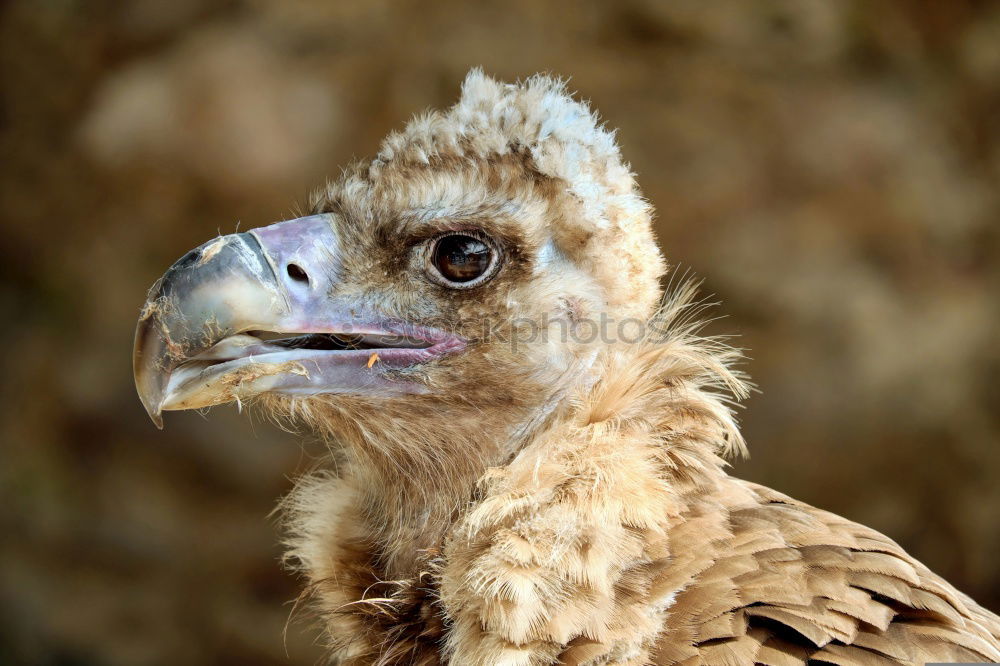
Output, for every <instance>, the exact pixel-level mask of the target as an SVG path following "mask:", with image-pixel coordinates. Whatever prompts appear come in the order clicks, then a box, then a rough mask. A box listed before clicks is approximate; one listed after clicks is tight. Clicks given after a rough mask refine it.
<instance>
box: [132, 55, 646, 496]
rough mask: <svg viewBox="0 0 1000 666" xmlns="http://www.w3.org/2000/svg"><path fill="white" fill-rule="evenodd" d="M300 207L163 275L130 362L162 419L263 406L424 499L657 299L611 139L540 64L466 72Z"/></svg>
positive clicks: (529, 416) (519, 424)
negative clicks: (437, 107) (439, 101)
mask: <svg viewBox="0 0 1000 666" xmlns="http://www.w3.org/2000/svg"><path fill="white" fill-rule="evenodd" d="M311 208H312V214H311V215H309V216H307V217H302V218H299V219H295V220H289V221H284V222H279V223H277V224H273V225H271V226H266V227H261V228H258V229H253V230H250V231H246V232H242V233H237V234H231V235H228V236H221V237H217V238H214V239H212V240H210V241H209V242H207V243H205V244H204V245H202V246H200V247H198V248H196V249H194V250H192V251H190V252H188V253H187V254H186V255H184V256H183V257H182V258H181V259H180V260H178V261H177V262H176V263H175V264H174V265H173V266H171V267H170V269H169V270H168V271H167V272H166V274H165V275H164V276H163V277H162V278H161V279H160V280H159V281H158V282H157V283H156V284H155V285H154V287H153V288H152V290H151V291H150V294H149V298H148V300H147V302H146V304H145V306H144V308H143V311H142V314H141V318H140V321H139V324H138V328H137V332H136V341H135V350H134V370H135V379H136V385H137V387H138V391H139V395H140V397H141V399H142V402H143V404H144V405H145V407H146V409H147V411H148V412H149V415H150V416H151V417H152V419H153V421H154V422H155V423H156V424H157V425H158V426H161V427H162V416H161V414H162V412H163V411H167V410H179V409H196V408H201V407H207V406H210V405H217V404H222V403H227V402H233V401H235V402H239V403H241V404H243V403H247V402H250V401H254V402H255V403H256V404H258V405H259V406H260V407H261V408H263V409H264V410H265V411H266V412H268V413H269V414H272V415H275V416H277V417H279V418H285V419H292V420H296V421H298V422H300V423H304V424H305V425H306V426H307V427H308V428H311V429H314V430H316V431H319V432H321V433H324V434H329V435H332V436H333V438H335V439H336V440H337V441H338V442H340V443H341V445H342V450H343V451H344V452H345V455H346V456H347V457H348V458H350V459H352V460H354V461H356V462H358V463H359V464H360V465H361V466H363V467H364V468H366V469H369V470H371V471H372V472H373V478H380V479H385V478H395V477H399V476H402V477H405V478H407V479H409V480H411V481H412V480H413V479H414V478H420V479H422V480H424V482H422V483H419V484H416V485H418V486H420V487H421V488H422V489H425V490H430V491H431V492H432V493H436V490H435V488H434V485H435V483H440V484H446V483H447V482H448V481H454V480H457V479H459V478H462V477H464V476H466V474H474V473H478V472H481V471H482V469H483V466H484V465H488V464H491V463H492V462H495V461H497V460H500V459H503V458H505V457H509V455H510V454H511V453H512V451H513V450H514V449H516V448H517V446H518V443H519V441H521V440H523V439H524V438H525V437H530V435H531V433H533V432H535V431H536V430H537V429H538V428H540V427H542V426H543V424H544V423H545V422H546V420H547V419H548V418H550V417H551V415H552V414H553V413H554V412H555V411H557V410H558V409H559V408H560V407H561V405H562V403H563V402H564V400H563V398H565V397H566V396H568V395H570V394H571V392H572V391H573V390H574V388H576V387H579V386H585V385H589V384H592V383H593V382H594V381H595V380H596V379H597V376H596V373H597V372H598V370H597V368H598V367H599V364H598V363H596V360H597V358H598V356H599V355H600V353H601V351H602V350H604V349H607V348H609V347H611V346H614V345H615V344H616V341H619V338H624V339H626V340H631V341H634V340H635V338H636V337H637V336H639V335H641V331H642V328H643V325H644V324H645V321H646V320H647V318H648V317H649V316H650V314H651V313H652V312H653V311H654V309H655V307H656V304H657V302H658V299H659V296H660V287H659V279H660V277H661V275H662V274H663V273H664V270H665V264H664V261H663V259H662V258H661V256H660V253H659V251H658V249H657V246H656V243H655V240H654V238H653V234H652V232H651V228H650V207H649V206H648V204H647V203H646V202H645V201H644V199H643V198H642V196H641V195H640V193H639V191H638V189H637V187H636V184H635V182H634V179H633V176H632V174H631V173H630V171H629V169H628V167H627V165H626V164H624V163H623V161H622V159H621V156H620V154H619V150H618V147H617V145H616V144H615V140H614V137H613V134H612V133H611V132H610V131H608V130H606V129H604V128H603V127H602V126H601V125H600V124H599V122H598V119H597V118H596V116H595V115H594V114H593V113H592V112H591V111H590V110H589V109H588V108H587V107H586V106H585V105H583V104H581V103H580V102H578V101H576V100H574V99H572V98H571V97H570V96H569V95H568V94H567V93H566V91H565V89H564V85H563V84H562V83H561V82H559V81H556V80H553V79H551V78H548V77H535V78H532V79H529V80H528V81H526V82H524V83H522V84H520V85H510V84H503V83H499V82H497V81H494V80H492V79H491V78H489V77H487V76H485V75H483V74H482V73H481V72H480V71H473V72H471V73H470V74H469V75H468V77H467V78H466V80H465V82H464V84H463V86H462V94H461V99H460V100H459V101H458V103H457V104H455V105H454V106H453V107H452V108H451V109H449V110H448V111H446V112H443V113H442V112H432V113H428V114H426V115H422V116H419V117H417V118H415V119H413V120H412V121H411V122H410V123H409V124H408V125H407V127H406V128H405V129H404V130H403V131H401V132H397V133H394V134H392V135H390V136H389V137H388V138H387V139H386V140H385V141H384V143H383V144H382V147H381V150H380V151H379V153H378V155H377V157H376V158H375V159H374V160H372V161H371V162H370V163H363V164H361V163H359V164H355V165H353V166H351V167H349V168H348V169H347V170H346V171H345V173H344V174H343V176H342V177H341V178H340V179H339V180H338V181H336V182H333V183H330V184H328V185H327V186H326V187H325V188H323V189H322V190H321V191H319V192H318V193H316V194H315V195H314V197H313V201H312V207H311ZM392 470H395V473H394V474H390V472H391V471H392ZM399 472H403V474H399ZM428 479H430V481H427V480H428ZM428 484H429V485H428Z"/></svg>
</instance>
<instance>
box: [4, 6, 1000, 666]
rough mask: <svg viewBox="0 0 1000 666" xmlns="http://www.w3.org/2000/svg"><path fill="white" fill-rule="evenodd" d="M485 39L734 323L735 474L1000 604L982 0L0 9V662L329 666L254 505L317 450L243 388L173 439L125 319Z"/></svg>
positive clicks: (177, 425)
mask: <svg viewBox="0 0 1000 666" xmlns="http://www.w3.org/2000/svg"><path fill="white" fill-rule="evenodd" d="M474 65H482V66H484V67H485V68H486V70H487V71H488V72H490V73H493V74H496V75H498V76H501V77H504V78H507V79H514V78H517V77H524V76H527V75H530V74H531V73H533V72H536V71H549V72H554V73H558V74H561V75H565V76H570V77H572V78H571V84H570V85H571V87H572V88H574V89H576V90H577V91H579V93H580V95H581V96H583V97H585V98H589V99H591V100H593V102H594V104H595V105H596V106H597V107H598V108H599V109H600V110H601V112H602V114H603V116H604V118H605V119H606V120H607V121H608V123H610V124H611V125H612V126H614V127H618V128H620V130H621V133H620V138H621V142H622V145H623V147H624V151H625V154H626V156H627V158H628V159H630V160H631V161H632V165H633V168H634V169H635V171H636V172H637V173H638V174H639V177H640V182H641V183H642V184H643V186H644V188H645V192H646V194H647V195H648V196H649V198H650V199H651V200H652V201H653V203H654V204H655V205H656V207H657V209H658V211H659V213H658V214H659V218H658V222H657V225H658V232H659V237H660V239H661V241H662V244H663V247H664V249H665V251H666V253H667V256H668V257H669V258H670V259H671V261H672V262H673V263H675V264H680V265H681V266H683V267H687V268H690V269H691V270H693V271H695V272H697V273H698V274H700V275H702V276H704V277H705V279H706V289H707V290H708V291H709V292H711V293H714V294H715V295H716V297H717V298H718V299H719V300H721V301H722V303H723V305H722V307H721V310H720V312H721V313H723V314H725V315H728V316H727V318H726V319H724V320H722V321H720V322H716V323H715V324H714V325H713V330H714V331H716V332H731V333H735V334H738V335H739V336H740V337H738V338H737V340H736V342H737V343H738V344H739V345H743V346H746V347H747V348H748V349H750V350H751V351H750V355H751V357H752V359H751V360H750V361H749V362H748V364H747V369H748V371H749V372H750V373H751V374H752V375H753V377H754V378H755V379H756V381H757V383H758V384H759V386H760V388H761V392H760V393H759V394H757V395H755V396H754V397H753V398H752V399H751V400H750V401H749V402H748V404H747V409H746V411H745V413H744V417H743V420H744V422H745V427H746V432H747V435H748V439H749V442H750V445H751V450H752V453H753V457H752V459H751V460H750V461H749V462H740V463H737V464H736V465H735V470H736V473H737V474H739V475H742V476H744V477H747V478H751V479H753V480H756V481H760V482H763V483H767V484H770V485H773V486H774V487H776V488H778V489H779V490H782V491H785V492H788V493H790V494H792V495H795V496H797V497H799V498H801V499H803V500H807V501H809V502H811V503H814V504H817V505H819V506H822V507H825V508H827V509H831V510H833V511H836V512H839V513H842V514H844V515H846V516H848V517H850V518H853V519H856V520H859V521H862V522H865V523H868V524H870V525H872V526H873V527H875V528H878V529H880V530H882V531H884V532H886V533H888V534H889V535H891V536H893V537H894V538H896V539H897V540H898V541H899V542H901V543H902V544H903V545H904V546H905V547H906V548H908V549H909V550H910V551H911V552H913V553H914V554H915V555H916V556H917V557H919V558H920V559H922V560H924V561H925V562H926V563H927V564H928V565H930V566H931V567H932V568H934V569H936V570H937V571H939V572H940V573H942V574H943V575H945V576H946V577H948V578H949V579H951V581H952V582H954V583H955V584H956V585H957V586H958V587H959V588H961V589H963V590H964V591H966V592H968V593H970V594H972V595H973V596H974V597H976V598H977V599H979V600H980V601H981V602H983V603H984V604H985V605H987V606H988V607H991V608H992V609H994V610H998V609H1000V563H998V559H1000V482H998V476H1000V388H998V387H1000V348H998V344H997V342H998V333H1000V242H998V241H1000V187H998V184H1000V3H998V2H986V1H983V2H974V1H971V0H948V1H947V2H934V1H932V0H913V1H905V0H895V1H889V0H856V1H854V2H848V1H846V0H845V1H843V2H829V1H827V0H782V1H769V2H749V1H747V0H724V1H723V0H717V1H715V2H711V3H706V2H701V1H700V0H680V1H670V2H666V1H657V0H619V1H616V2H603V3H599V2H572V3H542V2H537V1H536V0H520V1H518V2H507V3H497V2H467V1H465V0H434V1H433V2H432V1H430V0H424V1H422V2H420V1H401V2H389V1H388V0H375V1H361V0H357V1H351V2H333V1H323V0H315V1H307V0H282V1H280V2H266V1H265V0H220V1H218V2H211V1H208V0H170V1H169V2H163V1H162V0H138V1H134V2H127V3H118V2H111V1H110V0H87V1H84V0H7V1H6V2H3V3H0V80H2V86H3V88H2V98H0V155H2V158H0V172H2V176H0V201H2V204H0V219H2V220H3V228H2V234H0V239H2V240H0V318H2V322H3V325H2V326H0V349H2V352H0V395H2V401H0V447H2V449H0V534H2V537H0V663H4V664H13V663H19V664H53V665H55V664H59V665H70V664H72V665H81V666H82V665H87V666H89V665H103V664H109V665H113V664H130V665H132V664H137V665H143V664H167V663H172V664H180V663H183V664H250V665H253V664H290V663H295V664H312V663H315V662H316V660H317V659H318V656H319V653H318V651H317V650H316V649H315V647H313V645H312V641H313V636H314V634H313V633H311V630H310V628H309V624H308V621H297V620H294V619H293V621H292V623H291V624H290V625H289V627H288V631H287V634H284V631H285V627H286V621H287V620H288V619H289V616H290V615H292V610H293V609H292V605H291V603H290V602H291V600H293V599H294V598H295V596H296V593H297V589H298V587H297V582H296V581H295V580H293V579H292V578H291V577H290V576H289V575H287V574H285V573H283V572H282V571H281V569H280V566H279V563H278V558H279V555H280V549H279V547H278V546H277V545H276V544H277V542H278V539H279V536H280V534H279V532H280V531H279V529H278V527H277V525H276V524H275V520H274V518H272V517H271V516H270V515H269V512H270V511H271V509H272V507H273V506H274V504H275V500H276V498H277V497H278V496H279V495H281V494H282V493H283V492H284V491H286V490H287V489H288V488H289V486H290V483H291V482H290V480H289V479H290V477H291V476H293V475H294V474H295V473H296V471H297V470H302V469H304V468H305V467H307V466H308V465H309V464H310V463H311V461H312V460H313V458H314V457H315V456H316V455H317V453H318V452H317V451H316V450H314V449H315V447H313V446H310V445H308V444H306V445H303V444H302V443H300V442H299V441H298V440H297V439H296V438H294V437H292V436H291V435H288V434H285V433H282V432H280V431H278V430H277V429H275V428H274V427H272V426H271V425H270V424H266V423H256V422H254V421H253V420H251V419H248V418H246V417H245V416H244V417H240V416H239V415H237V414H236V411H235V409H231V408H228V407H227V408H219V409H216V410H214V411H213V413H212V415H211V418H210V419H206V418H204V417H203V416H202V415H199V414H196V413H176V414H170V415H168V417H167V429H166V430H165V431H164V432H162V433H160V432H157V431H156V430H155V429H154V428H153V426H152V425H151V424H150V422H149V420H148V419H147V417H146V415H145V414H144V413H143V410H142V408H141V406H140V404H139V401H138V399H137V398H136V396H135V392H134V389H133V385H132V376H131V368H130V352H131V344H132V332H133V326H134V323H135V318H136V315H137V313H138V308H139V306H140V304H141V303H142V301H143V298H144V295H145V290H146V288H147V287H148V286H149V285H150V284H151V283H152V282H153V280H154V279H156V278H157V277H158V276H159V275H160V274H161V272H162V271H163V270H164V269H165V268H166V267H167V266H168V265H169V264H170V263H171V262H172V261H173V260H174V259H175V258H177V257H178V256H180V255H181V254H182V253H183V252H185V251H186V250H187V249H189V248H191V247H194V246H195V245H198V244H199V243H201V242H202V241H204V240H205V239H207V238H209V237H211V236H212V235H214V234H216V233H217V232H219V231H221V232H223V233H227V232H231V231H233V230H235V229H236V228H237V226H239V227H240V228H242V229H246V228H250V227H255V226H260V225H263V224H267V223H270V222H272V221H275V220H279V219H283V218H287V217H291V216H293V215H295V213H296V212H298V211H299V210H300V208H299V206H300V205H301V204H302V203H303V202H304V201H305V198H306V196H307V194H308V192H309V190H310V189H311V188H312V187H314V186H316V185H318V184H320V183H321V182H322V181H323V179H324V178H325V177H327V176H329V175H334V176H335V175H336V174H337V173H338V166H339V165H341V164H344V163H345V162H347V161H348V160H349V159H350V158H352V157H354V156H364V155H371V154H372V153H373V152H374V151H375V149H376V146H377V142H378V140H379V139H380V138H381V137H382V136H383V135H384V134H385V133H386V131H388V130H389V129H391V128H397V127H400V126H401V125H402V124H403V123H404V122H405V120H406V119H407V118H408V117H410V116H411V115H412V114H414V113H416V112H418V111H421V110H422V109H424V108H426V107H430V106H441V105H446V104H449V103H450V102H451V101H453V100H454V99H455V98H456V96H457V93H458V84H459V82H460V81H461V79H462V77H463V75H464V73H465V72H466V71H467V69H468V68H469V67H471V66H474ZM283 636H285V637H284V638H283Z"/></svg>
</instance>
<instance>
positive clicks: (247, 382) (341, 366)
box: [132, 215, 465, 428]
mask: <svg viewBox="0 0 1000 666" xmlns="http://www.w3.org/2000/svg"><path fill="white" fill-rule="evenodd" d="M339 261H340V252H339V242H338V239H337V235H336V233H335V232H334V228H333V226H332V225H331V223H330V219H329V217H328V216H326V215H312V216H309V217H303V218H299V219H297V220H290V221H287V222H279V223H277V224H273V225H271V226H268V227H262V228H259V229H254V230H252V231H248V232H244V233H239V234H231V235H228V236H221V237H219V238H215V239H214V240H211V241H209V242H208V243H205V244H204V245H202V246H201V247H198V248H196V249H195V250H192V251H191V252H189V253H187V254H186V255H184V257H182V258H181V259H180V260H179V261H177V262H176V263H175V264H174V265H173V266H171V267H170V268H169V269H168V270H167V272H166V273H165V274H164V275H163V277H162V278H160V279H159V280H158V281H157V283H156V284H155V285H153V288H152V289H151V290H150V293H149V298H148V299H147V301H146V303H145V305H144V306H143V309H142V314H141V316H140V318H139V323H138V326H137V327H136V333H135V349H134V354H133V359H132V360H133V371H134V373H135V383H136V389H137V390H138V392H139V397H140V399H141V400H142V403H143V405H144V406H145V407H146V411H147V412H148V413H149V416H150V418H152V419H153V422H154V423H155V424H156V425H157V427H160V428H162V427H163V419H162V415H161V412H162V411H164V410H172V409H196V408H199V407H207V406H210V405H217V404H222V403H225V402H231V401H234V400H241V399H245V398H250V397H252V396H254V395H258V394H260V393H265V392H270V393H283V394H289V395H310V394H319V393H350V394H363V395H376V396H394V395H403V394H408V393H420V392H425V391H426V388H425V387H424V385H422V384H420V383H418V382H415V381H412V380H403V379H399V378H398V377H393V376H392V373H390V372H387V371H391V370H399V369H402V368H407V367H410V366H413V365H417V364H419V363H424V362H427V361H431V360H433V359H436V358H440V357H442V356H444V355H447V354H452V353H455V352H458V351H460V350H462V349H464V347H465V341H464V340H463V339H462V338H460V337H458V336H455V335H451V334H448V333H445V332H443V331H440V330H437V329H431V328H426V327H421V326H416V325H413V324H409V323H406V322H399V321H391V320H387V319H385V318H380V317H378V316H377V315H372V316H367V315H362V316H357V315H355V314H354V310H355V308H353V307H351V306H350V304H343V303H341V304H340V305H337V302H338V301H337V300H336V299H334V298H331V294H332V292H333V291H334V290H335V288H336V284H335V280H336V275H337V271H338V266H339ZM257 332H268V333H275V334H287V336H288V337H287V338H284V339H272V340H268V341H265V340H263V339H261V338H259V337H256V336H255V335H251V333H257ZM376 354H377V357H376V356H374V355H376Z"/></svg>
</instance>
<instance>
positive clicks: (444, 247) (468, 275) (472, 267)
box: [433, 234, 493, 282]
mask: <svg viewBox="0 0 1000 666" xmlns="http://www.w3.org/2000/svg"><path fill="white" fill-rule="evenodd" d="M492 254H493V253H492V251H491V249H490V246H489V245H487V244H486V243H485V242H483V241H481V240H479V239H478V238H475V237H474V236H466V235H465V234H452V235H450V236H445V237H444V238H441V239H440V240H438V242H437V245H435V247H434V256H433V262H434V267H435V268H437V269H438V271H439V272H440V273H441V275H442V277H444V278H445V279H446V280H449V281H451V282H470V281H472V280H475V279H476V278H477V277H479V276H481V275H482V274H483V273H485V272H486V270H487V269H488V268H489V267H490V262H491V259H492Z"/></svg>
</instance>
